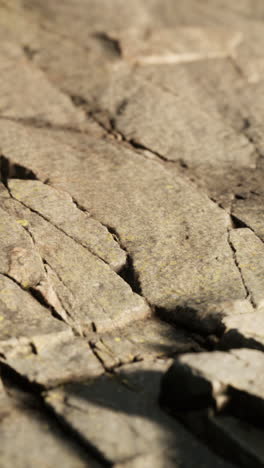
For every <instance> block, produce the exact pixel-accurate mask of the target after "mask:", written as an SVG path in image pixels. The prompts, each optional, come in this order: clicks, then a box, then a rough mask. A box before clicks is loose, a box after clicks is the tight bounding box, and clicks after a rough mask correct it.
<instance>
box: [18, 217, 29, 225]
mask: <svg viewBox="0 0 264 468" xmlns="http://www.w3.org/2000/svg"><path fill="white" fill-rule="evenodd" d="M16 222H17V223H18V224H20V225H21V226H23V227H26V226H28V224H29V222H28V221H27V220H26V219H17V220H16Z"/></svg>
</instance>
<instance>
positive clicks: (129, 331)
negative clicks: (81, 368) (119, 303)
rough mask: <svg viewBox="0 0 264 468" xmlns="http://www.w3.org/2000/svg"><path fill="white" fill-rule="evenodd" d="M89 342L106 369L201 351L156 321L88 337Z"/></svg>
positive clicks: (177, 330) (183, 334)
mask: <svg viewBox="0 0 264 468" xmlns="http://www.w3.org/2000/svg"><path fill="white" fill-rule="evenodd" d="M91 342H92V346H93V347H94V352H95V353H96V355H98V357H99V358H100V360H102V361H103V363H104V366H105V367H107V368H112V367H116V366H119V365H121V364H125V363H129V362H133V361H140V360H144V361H145V360H149V359H153V358H164V357H166V356H167V357H168V356H172V355H174V354H176V353H183V352H191V351H199V350H201V348H200V346H199V345H198V344H197V343H196V342H195V341H194V339H192V338H191V337H189V336H188V334H187V333H186V332H185V331H184V330H182V329H180V328H175V327H173V326H172V325H170V324H168V323H165V322H161V321H159V320H155V319H147V320H144V321H138V322H135V323H132V324H131V325H129V326H128V327H125V328H122V329H119V330H118V329H117V330H116V331H115V332H114V333H105V334H103V335H102V336H100V335H99V336H98V337H94V338H91Z"/></svg>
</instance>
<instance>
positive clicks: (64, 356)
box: [1, 335, 104, 387]
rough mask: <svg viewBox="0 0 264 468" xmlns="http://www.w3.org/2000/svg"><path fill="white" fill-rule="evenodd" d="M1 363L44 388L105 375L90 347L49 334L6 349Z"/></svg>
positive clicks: (81, 341)
mask: <svg viewBox="0 0 264 468" xmlns="http://www.w3.org/2000/svg"><path fill="white" fill-rule="evenodd" d="M1 361H2V362H4V363H5V364H7V365H8V366H9V367H11V368H12V369H13V370H15V371H16V372H17V373H18V374H19V375H21V376H23V377H25V378H26V379H27V380H28V381H29V382H31V383H34V384H39V385H41V386H44V387H54V386H56V385H58V384H63V383H64V382H70V381H72V382H74V381H78V380H84V379H87V378H94V377H98V376H99V375H101V374H103V372H104V368H103V366H102V365H101V363H100V361H99V360H98V359H97V358H96V357H95V355H94V354H93V352H92V350H91V349H90V347H89V344H88V343H87V342H85V341H84V340H83V339H81V338H77V337H71V338H65V337H60V336H55V337H52V336H51V335H48V336H42V337H36V338H33V339H31V341H30V342H29V343H27V342H24V343H23V342H22V343H21V344H20V343H19V344H17V346H12V347H11V346H5V347H2V350H1Z"/></svg>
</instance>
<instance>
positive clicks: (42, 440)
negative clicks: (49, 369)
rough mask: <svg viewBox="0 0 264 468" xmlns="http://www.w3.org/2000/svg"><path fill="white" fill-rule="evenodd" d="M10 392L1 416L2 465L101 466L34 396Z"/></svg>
mask: <svg viewBox="0 0 264 468" xmlns="http://www.w3.org/2000/svg"><path fill="white" fill-rule="evenodd" d="M8 392H9V394H10V392H11V393H12V396H11V397H10V398H9V397H7V396H6V400H5V413H4V414H3V413H2V407H1V416H3V417H0V436H1V447H0V463H1V467H3V468H9V467H10V466H13V467H18V468H35V467H36V466H39V467H40V468H52V467H54V466H59V465H61V464H62V465H63V466H65V467H67V468H84V467H91V468H99V466H101V465H99V464H97V463H96V461H95V460H93V458H92V457H91V456H90V455H89V454H88V453H87V452H85V450H83V449H82V448H81V447H80V446H79V445H78V444H77V443H75V442H74V441H73V440H71V439H70V438H68V436H67V435H66V434H65V432H63V431H62V430H61V429H60V427H59V426H58V425H57V424H56V422H54V421H52V420H51V419H50V418H49V417H48V416H47V415H46V414H45V412H44V413H43V411H41V409H40V408H38V406H37V404H36V402H35V401H34V398H29V397H28V396H26V395H23V394H22V393H21V392H20V393H19V394H18V392H15V393H16V394H15V395H14V391H13V390H11V389H10V388H9V389H8Z"/></svg>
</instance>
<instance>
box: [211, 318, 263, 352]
mask: <svg viewBox="0 0 264 468" xmlns="http://www.w3.org/2000/svg"><path fill="white" fill-rule="evenodd" d="M263 320H264V312H263V311H262V310H258V311H257V313H253V314H252V312H250V313H245V314H237V315H233V316H232V315H230V316H229V317H228V316H227V317H225V318H224V319H223V324H224V327H225V333H224V334H223V336H222V337H221V340H220V344H219V346H220V347H221V348H227V349H229V348H236V347H238V348H254V349H259V350H261V351H263V349H264V329H263Z"/></svg>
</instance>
